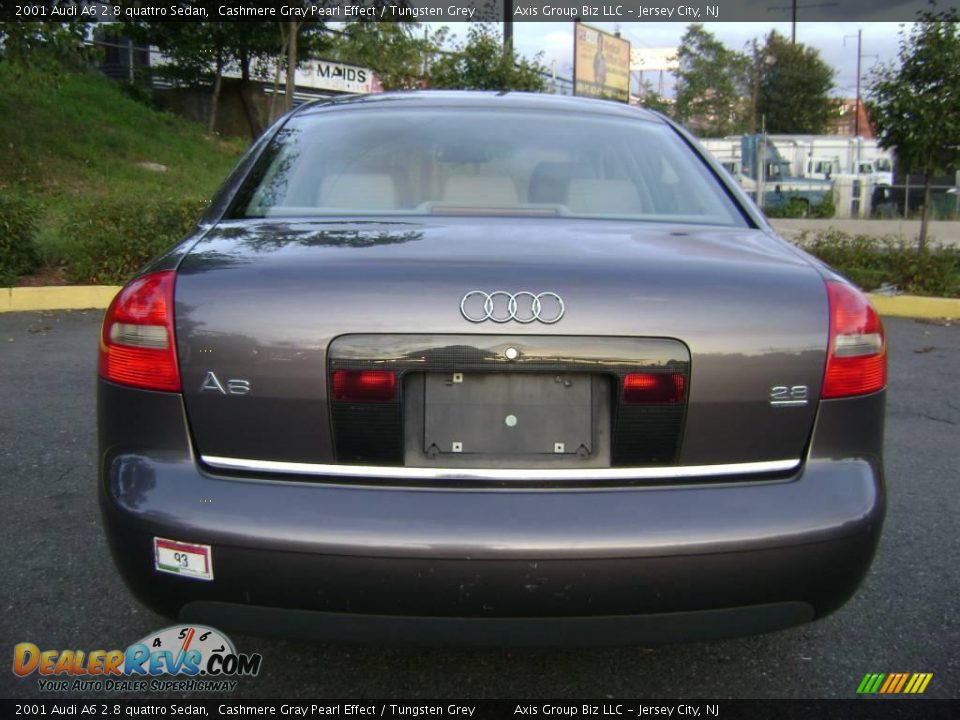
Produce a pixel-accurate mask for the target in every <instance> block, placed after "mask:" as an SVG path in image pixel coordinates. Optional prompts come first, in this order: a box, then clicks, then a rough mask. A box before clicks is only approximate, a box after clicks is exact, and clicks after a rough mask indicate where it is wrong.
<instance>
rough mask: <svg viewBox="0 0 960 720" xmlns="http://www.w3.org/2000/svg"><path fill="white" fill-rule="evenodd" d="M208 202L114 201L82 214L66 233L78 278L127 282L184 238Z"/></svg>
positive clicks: (72, 268) (72, 275)
mask: <svg viewBox="0 0 960 720" xmlns="http://www.w3.org/2000/svg"><path fill="white" fill-rule="evenodd" d="M205 206H206V201H201V200H156V199H142V200H141V199H134V200H123V201H117V200H111V201H109V202H106V203H99V204H96V205H92V206H90V207H88V208H86V209H85V210H83V211H81V212H80V213H78V216H77V217H76V218H74V220H73V221H72V222H71V224H70V226H69V227H68V228H65V229H64V231H63V234H64V239H65V240H66V241H67V242H66V243H65V246H66V247H67V248H69V250H68V251H67V252H68V257H67V262H68V274H69V276H70V279H71V280H72V281H74V282H82V283H99V284H123V283H125V282H126V281H127V280H129V279H130V278H131V277H132V276H133V275H134V274H135V273H136V272H137V270H139V269H140V268H141V267H143V266H144V265H145V264H146V263H147V262H148V261H149V260H151V259H152V258H154V257H156V256H157V255H159V254H160V253H162V252H163V251H164V250H166V249H167V248H169V247H170V246H171V245H173V244H174V243H176V242H177V241H179V240H181V239H182V238H183V237H184V236H185V235H186V234H187V233H188V232H189V231H190V229H191V228H192V227H193V225H194V223H195V222H196V221H197V218H198V217H199V216H200V214H201V212H202V211H203V209H204V208H205Z"/></svg>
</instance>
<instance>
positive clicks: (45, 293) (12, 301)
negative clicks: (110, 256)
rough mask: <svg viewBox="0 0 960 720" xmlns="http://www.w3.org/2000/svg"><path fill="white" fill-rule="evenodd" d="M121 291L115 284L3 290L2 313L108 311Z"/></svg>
mask: <svg viewBox="0 0 960 720" xmlns="http://www.w3.org/2000/svg"><path fill="white" fill-rule="evenodd" d="M118 292H120V288H119V287H117V286H114V285H62V286H56V285H51V286H47V287H16V288H0V312H24V311H30V310H87V309H98V310H102V309H105V308H106V307H107V306H108V305H109V304H110V301H111V300H113V296H114V295H116V294H117V293H118Z"/></svg>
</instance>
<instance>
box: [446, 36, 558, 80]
mask: <svg viewBox="0 0 960 720" xmlns="http://www.w3.org/2000/svg"><path fill="white" fill-rule="evenodd" d="M540 57H541V55H537V56H536V57H534V58H533V59H532V60H528V59H526V58H519V59H518V57H517V55H516V53H515V52H514V50H513V48H512V47H507V48H504V47H503V44H502V43H501V42H500V35H499V33H498V32H497V31H496V30H494V29H493V27H492V26H491V25H488V24H486V23H476V24H473V25H471V26H470V30H469V36H468V38H467V42H466V43H465V44H462V45H459V46H458V47H457V48H456V50H454V51H453V52H449V53H445V54H444V55H443V56H442V57H440V58H439V59H438V60H437V61H436V62H434V63H433V65H432V66H431V67H430V70H429V79H430V87H433V88H454V89H462V90H527V91H530V92H543V91H544V90H545V89H546V86H547V84H546V81H545V80H544V77H545V75H546V72H547V70H546V68H545V67H543V65H541V64H540Z"/></svg>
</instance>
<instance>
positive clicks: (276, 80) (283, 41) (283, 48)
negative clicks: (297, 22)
mask: <svg viewBox="0 0 960 720" xmlns="http://www.w3.org/2000/svg"><path fill="white" fill-rule="evenodd" d="M277 25H279V26H280V52H279V53H277V67H276V72H274V74H273V93H272V94H271V95H270V122H273V121H274V120H276V119H277V115H278V114H279V113H278V111H277V99H278V98H279V97H280V71H281V69H282V68H283V56H284V55H286V54H287V34H286V33H285V32H284V28H285V27H286V25H284V24H283V23H277Z"/></svg>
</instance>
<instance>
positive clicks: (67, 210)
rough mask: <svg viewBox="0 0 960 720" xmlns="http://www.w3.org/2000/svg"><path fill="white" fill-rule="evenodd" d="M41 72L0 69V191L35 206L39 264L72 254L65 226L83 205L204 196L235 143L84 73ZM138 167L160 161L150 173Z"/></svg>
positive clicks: (233, 154)
mask: <svg viewBox="0 0 960 720" xmlns="http://www.w3.org/2000/svg"><path fill="white" fill-rule="evenodd" d="M45 77H46V74H45V73H43V72H41V71H38V70H34V69H31V68H22V67H19V66H12V65H10V64H9V63H0V88H3V90H2V91H0V137H2V138H3V140H2V142H0V195H2V196H4V197H6V196H9V195H14V196H18V197H23V198H25V199H27V200H29V201H30V203H31V205H32V206H33V207H35V208H36V213H37V214H36V225H37V227H36V230H37V232H36V242H37V245H38V247H39V249H40V253H41V260H42V261H43V262H45V263H46V264H50V265H63V264H65V263H68V262H69V259H70V257H71V255H72V253H71V251H72V242H73V239H72V238H73V235H69V234H68V232H67V230H68V229H69V228H70V226H71V224H72V223H73V221H74V217H75V216H76V215H77V214H78V213H80V212H82V211H84V210H85V209H86V208H88V207H91V206H95V205H97V204H100V203H103V204H104V205H109V204H111V203H119V202H127V201H132V202H136V201H137V200H138V199H139V198H151V197H188V198H195V197H197V198H208V197H210V196H211V195H212V194H213V192H214V191H215V190H216V188H217V186H218V185H219V184H220V182H221V181H222V180H223V177H224V175H225V174H226V173H227V171H228V170H229V169H230V167H231V166H232V165H233V164H234V163H235V162H236V158H237V156H238V155H239V154H240V152H241V151H242V150H243V148H244V143H241V142H237V141H234V140H230V141H226V140H221V139H211V138H210V137H209V136H206V135H205V134H204V132H203V128H201V127H200V126H199V125H196V124H194V123H191V122H188V121H186V120H183V119H182V118H179V117H177V116H175V115H172V114H169V113H161V112H156V111H155V110H152V109H151V108H149V107H147V106H145V105H143V104H141V103H138V102H135V101H133V100H131V99H130V98H128V97H127V96H126V95H125V94H124V93H123V92H122V91H121V90H120V88H118V86H117V85H116V83H113V82H111V81H109V80H107V79H105V78H102V77H99V76H97V75H95V74H92V73H64V74H63V75H62V77H61V78H60V79H59V81H58V82H57V83H56V84H54V85H51V84H49V83H47V84H45V83H44V79H45ZM141 162H153V163H159V164H161V165H165V166H166V167H167V171H166V172H151V171H149V170H146V169H144V168H143V167H141V165H140V163H141Z"/></svg>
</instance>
